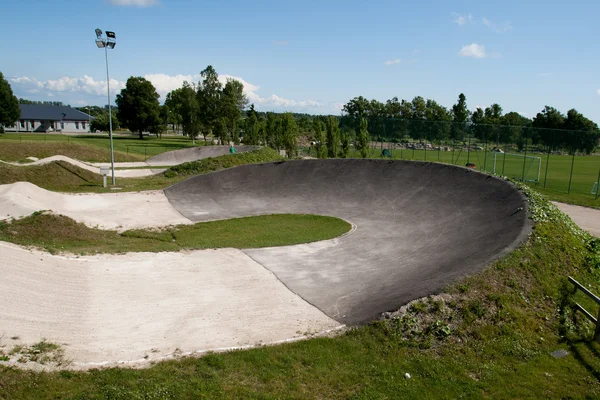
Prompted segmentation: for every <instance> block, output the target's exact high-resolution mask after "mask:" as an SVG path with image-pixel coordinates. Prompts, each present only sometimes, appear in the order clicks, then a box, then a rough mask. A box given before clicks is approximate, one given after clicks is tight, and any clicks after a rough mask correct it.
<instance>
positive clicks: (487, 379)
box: [0, 187, 600, 399]
mask: <svg viewBox="0 0 600 400" xmlns="http://www.w3.org/2000/svg"><path fill="white" fill-rule="evenodd" d="M525 190H527V188H526V187H525ZM530 195H531V196H532V197H531V209H532V212H533V218H534V219H535V220H536V221H537V223H536V226H535V229H534V231H533V234H532V235H531V236H530V238H529V240H528V241H527V242H526V243H525V244H524V245H522V246H521V247H520V248H519V249H517V250H516V251H514V252H512V253H511V254H510V255H508V256H506V257H504V258H503V259H501V260H499V261H498V262H495V263H494V264H492V265H491V266H489V267H487V268H486V269H485V270H484V271H482V272H481V273H479V274H476V275H473V276H471V277H469V278H466V279H463V280H461V281H459V282H456V283H455V284H453V285H451V286H449V287H448V288H446V290H445V292H446V293H447V295H446V296H445V300H444V301H440V300H439V299H429V300H424V301H422V302H419V303H413V305H412V306H411V307H409V310H408V312H407V313H406V314H404V315H402V316H399V317H398V318H395V319H389V320H382V321H378V322H375V323H372V324H369V325H367V326H362V327H358V328H355V329H351V330H349V331H348V332H346V333H344V334H342V335H340V336H337V337H333V338H317V339H311V340H308V341H302V342H297V343H292V344H284V345H279V346H269V347H259V348H256V349H252V350H246V351H233V352H228V353H223V354H210V355H207V356H204V357H201V358H185V359H180V360H172V361H166V362H160V363H157V364H156V365H153V366H151V367H149V368H147V369H140V370H136V369H118V368H111V369H104V370H92V371H89V372H74V371H60V372H51V373H39V372H32V371H21V370H18V369H16V368H8V367H0V388H2V390H1V391H0V398H6V399H21V398H32V399H33V398H35V399H51V398H67V399H81V398H86V399H107V398H111V399H112V398H128V399H129V398H231V399H237V398H253V399H270V398H273V399H275V398H290V399H320V398H332V399H337V398H339V399H347V398H351V399H361V398H381V399H384V398H389V399H392V398H393V399H395V398H407V399H414V398H419V399H420V398H442V399H452V398H478V399H479V398H489V399H514V398H557V399H558V398H598V397H599V396H600V383H599V382H600V357H599V356H598V355H599V354H600V346H599V345H598V344H596V343H593V342H592V341H591V340H590V338H591V336H590V330H591V327H590V324H588V323H587V322H585V321H582V320H581V319H580V318H578V319H579V320H578V321H577V323H576V324H575V323H573V318H572V316H573V315H572V308H571V304H572V301H573V300H574V299H573V297H572V295H571V294H570V292H571V290H570V289H569V284H568V283H567V281H566V278H567V276H568V275H573V276H574V277H575V278H576V279H578V280H579V281H580V282H582V283H583V284H585V285H586V286H589V287H590V289H591V290H592V291H594V292H596V293H599V292H600V273H599V271H600V251H599V248H600V243H599V242H598V240H597V239H592V238H591V237H589V235H587V234H585V233H584V232H582V231H581V230H580V229H579V228H577V227H576V226H575V225H574V224H573V223H572V222H571V221H570V220H569V219H568V218H567V217H565V216H564V214H562V213H560V212H558V211H557V210H556V209H555V208H554V207H551V206H550V205H549V204H548V203H547V201H546V200H544V199H543V197H542V196H540V195H538V194H536V193H533V192H530ZM577 301H581V299H579V298H577ZM586 307H590V310H594V311H593V312H594V313H595V311H596V310H595V309H593V308H591V305H589V304H586ZM559 348H562V349H566V350H567V351H568V352H569V355H568V356H566V357H565V358H561V359H555V358H553V357H552V356H551V355H550V353H551V352H552V351H554V350H556V349H559ZM406 372H408V373H410V374H411V376H412V378H411V379H405V378H404V374H405V373H406Z"/></svg>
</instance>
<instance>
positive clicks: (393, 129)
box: [306, 117, 600, 199]
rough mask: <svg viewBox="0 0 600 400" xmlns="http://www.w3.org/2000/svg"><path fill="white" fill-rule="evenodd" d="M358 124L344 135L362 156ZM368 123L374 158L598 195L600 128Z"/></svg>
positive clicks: (348, 124)
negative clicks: (436, 164)
mask: <svg viewBox="0 0 600 400" xmlns="http://www.w3.org/2000/svg"><path fill="white" fill-rule="evenodd" d="M358 122H359V121H358V119H356V118H351V117H342V119H341V122H340V130H341V132H342V134H344V133H347V134H349V135H350V136H351V137H352V143H353V145H352V146H351V148H350V150H349V152H348V154H347V157H361V154H360V148H359V147H360V144H359V140H357V138H358V137H359V134H360V132H358V129H359V128H358V127H359V123H358ZM368 122H369V125H368V137H369V138H370V142H369V143H368V144H367V154H368V157H389V158H392V159H401V160H416V161H426V162H443V163H448V164H454V165H460V166H468V167H471V168H474V169H477V170H480V171H484V172H487V173H492V174H496V175H501V176H507V177H510V178H513V179H516V180H520V181H524V182H527V183H528V184H531V185H534V186H536V187H537V188H539V189H540V190H542V191H546V192H555V193H564V194H571V195H573V194H575V195H585V196H588V197H589V198H592V199H594V198H597V197H598V194H597V186H598V185H597V182H598V179H599V177H600V157H598V156H597V154H596V153H595V150H596V146H597V145H598V137H599V132H594V131H578V130H563V129H547V128H538V127H531V126H506V125H492V124H473V123H452V122H441V121H422V120H400V119H394V118H370V119H369V120H368ZM309 152H312V154H311V155H313V156H314V153H315V152H314V150H312V149H307V151H306V153H307V154H308V153H309ZM342 156H343V155H342Z"/></svg>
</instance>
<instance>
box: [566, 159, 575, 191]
mask: <svg viewBox="0 0 600 400" xmlns="http://www.w3.org/2000/svg"><path fill="white" fill-rule="evenodd" d="M574 165H575V149H573V158H572V159H571V174H570V175H569V189H567V194H571V180H572V179H573V166H574Z"/></svg>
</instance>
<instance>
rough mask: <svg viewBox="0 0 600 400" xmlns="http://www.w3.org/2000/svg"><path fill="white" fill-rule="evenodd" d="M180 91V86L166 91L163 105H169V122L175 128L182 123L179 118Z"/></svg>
mask: <svg viewBox="0 0 600 400" xmlns="http://www.w3.org/2000/svg"><path fill="white" fill-rule="evenodd" d="M181 92H182V88H179V89H175V90H172V91H170V92H169V93H167V97H166V98H165V105H166V106H167V107H169V123H170V124H173V127H174V128H175V129H176V130H177V129H179V127H180V125H181V124H182V122H183V121H182V118H181Z"/></svg>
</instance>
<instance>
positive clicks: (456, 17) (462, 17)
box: [452, 12, 473, 25]
mask: <svg viewBox="0 0 600 400" xmlns="http://www.w3.org/2000/svg"><path fill="white" fill-rule="evenodd" d="M452 17H453V18H452V22H454V23H455V24H457V25H465V24H467V23H469V24H472V23H473V16H472V15H471V14H459V13H455V12H453V13H452Z"/></svg>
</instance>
